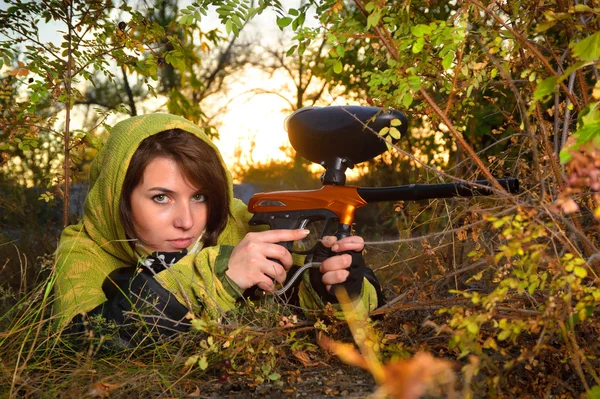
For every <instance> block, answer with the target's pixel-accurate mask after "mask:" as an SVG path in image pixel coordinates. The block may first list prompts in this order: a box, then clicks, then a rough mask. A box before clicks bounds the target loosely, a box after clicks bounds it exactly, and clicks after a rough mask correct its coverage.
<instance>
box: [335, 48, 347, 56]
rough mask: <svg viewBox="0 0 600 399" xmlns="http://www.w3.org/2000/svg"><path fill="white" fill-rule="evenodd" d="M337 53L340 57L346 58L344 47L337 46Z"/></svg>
mask: <svg viewBox="0 0 600 399" xmlns="http://www.w3.org/2000/svg"><path fill="white" fill-rule="evenodd" d="M335 52H336V53H337V54H338V55H339V56H340V57H343V56H344V54H345V53H346V52H345V51H344V47H342V46H337V47H336V48H335Z"/></svg>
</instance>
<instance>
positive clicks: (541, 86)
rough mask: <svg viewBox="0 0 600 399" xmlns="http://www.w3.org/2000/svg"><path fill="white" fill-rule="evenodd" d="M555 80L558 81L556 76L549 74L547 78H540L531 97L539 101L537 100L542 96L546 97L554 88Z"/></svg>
mask: <svg viewBox="0 0 600 399" xmlns="http://www.w3.org/2000/svg"><path fill="white" fill-rule="evenodd" d="M557 81H558V76H551V77H549V78H546V79H544V80H542V81H541V82H540V83H538V85H537V87H536V88H535V92H534V93H533V98H534V99H535V100H536V101H539V100H541V99H543V98H544V97H546V96H547V95H549V94H552V93H554V89H555V88H556V83H557Z"/></svg>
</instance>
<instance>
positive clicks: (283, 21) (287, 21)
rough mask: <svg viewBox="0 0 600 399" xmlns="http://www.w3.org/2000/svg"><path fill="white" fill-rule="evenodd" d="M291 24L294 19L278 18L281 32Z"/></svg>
mask: <svg viewBox="0 0 600 399" xmlns="http://www.w3.org/2000/svg"><path fill="white" fill-rule="evenodd" d="M291 23H292V19H291V18H290V17H283V18H277V26H279V29H281V30H283V28H285V27H286V26H288V25H289V24H291Z"/></svg>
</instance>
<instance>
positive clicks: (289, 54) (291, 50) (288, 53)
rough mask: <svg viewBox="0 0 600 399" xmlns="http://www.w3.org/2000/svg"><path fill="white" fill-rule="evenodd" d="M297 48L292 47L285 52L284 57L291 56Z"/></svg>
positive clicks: (295, 46)
mask: <svg viewBox="0 0 600 399" xmlns="http://www.w3.org/2000/svg"><path fill="white" fill-rule="evenodd" d="M297 48H298V46H297V45H295V44H294V45H293V46H292V47H290V48H289V50H288V51H287V53H285V55H286V56H288V57H289V56H291V55H292V54H294V51H296V49H297Z"/></svg>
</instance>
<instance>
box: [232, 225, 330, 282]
mask: <svg viewBox="0 0 600 399" xmlns="http://www.w3.org/2000/svg"><path fill="white" fill-rule="evenodd" d="M308 233H309V231H308V230H302V229H298V230H267V231H261V232H257V233H248V234H246V236H245V237H244V239H243V240H242V241H240V243H239V244H238V245H236V246H235V248H233V251H232V252H231V257H230V258H229V269H228V270H227V271H226V272H225V274H227V276H228V277H229V278H230V279H232V280H233V281H234V282H235V283H236V284H237V285H238V286H239V287H240V288H241V289H243V290H245V289H247V288H250V287H252V286H254V285H257V286H258V287H259V288H261V289H262V290H264V291H266V292H273V291H274V284H273V280H275V281H277V282H279V283H282V284H283V283H284V282H285V278H286V271H287V270H288V269H289V268H290V267H292V255H291V254H290V253H289V251H288V250H287V249H285V248H284V247H283V246H281V245H279V244H277V243H278V242H283V241H296V240H302V239H303V238H305V237H306V236H307V235H308ZM332 245H333V244H332ZM269 258H270V259H269ZM275 260H278V261H279V262H281V264H279V263H277V262H276V261H275Z"/></svg>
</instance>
